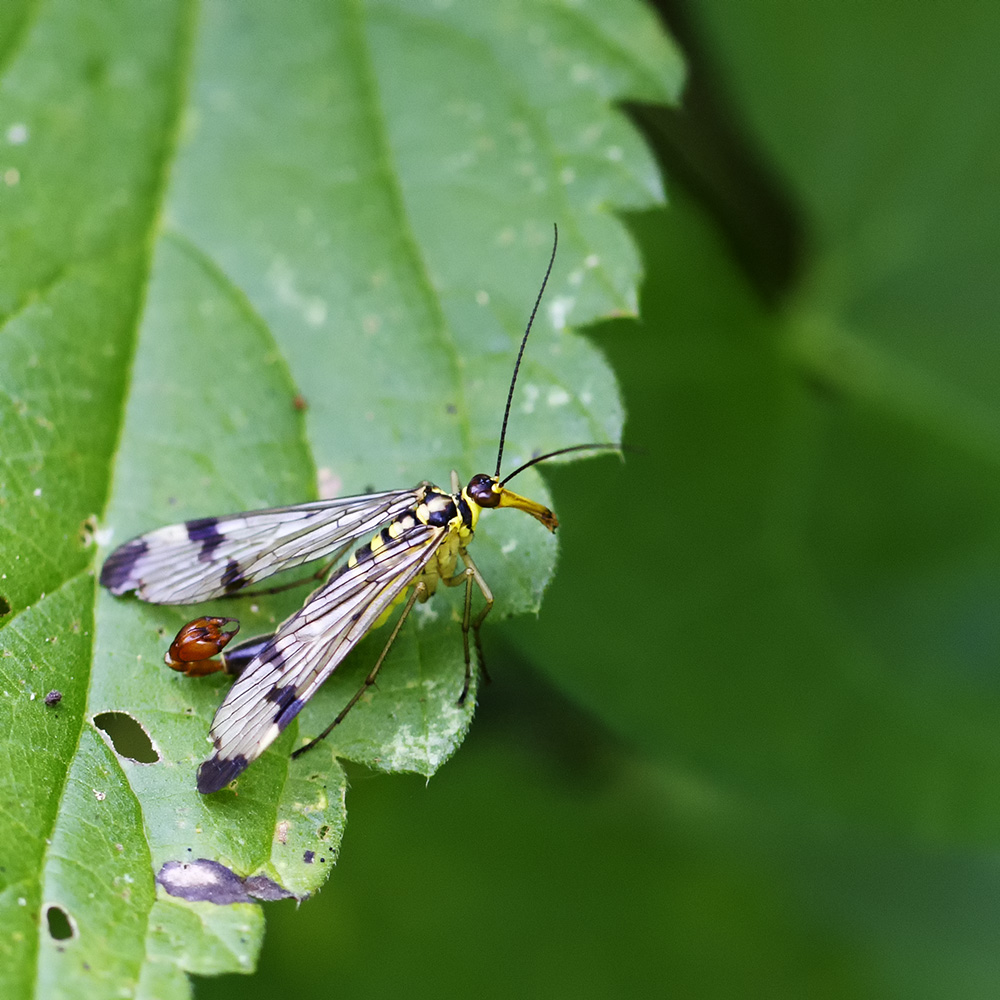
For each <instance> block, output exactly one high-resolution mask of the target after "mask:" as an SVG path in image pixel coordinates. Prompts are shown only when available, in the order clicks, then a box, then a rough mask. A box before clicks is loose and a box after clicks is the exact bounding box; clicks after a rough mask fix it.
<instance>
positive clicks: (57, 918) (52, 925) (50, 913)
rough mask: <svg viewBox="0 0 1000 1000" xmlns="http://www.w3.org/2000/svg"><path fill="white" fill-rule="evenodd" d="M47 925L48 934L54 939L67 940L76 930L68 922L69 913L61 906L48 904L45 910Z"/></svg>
mask: <svg viewBox="0 0 1000 1000" xmlns="http://www.w3.org/2000/svg"><path fill="white" fill-rule="evenodd" d="M45 919H46V920H47V921H48V925H49V936H50V937H52V938H53V940H55V941H68V940H69V939H70V938H71V937H74V936H75V934H76V932H75V931H74V930H73V925H72V924H71V923H70V920H69V914H68V913H67V912H66V911H65V910H64V909H63V908H62V907H61V906H50V907H49V908H48V909H47V910H46V911H45Z"/></svg>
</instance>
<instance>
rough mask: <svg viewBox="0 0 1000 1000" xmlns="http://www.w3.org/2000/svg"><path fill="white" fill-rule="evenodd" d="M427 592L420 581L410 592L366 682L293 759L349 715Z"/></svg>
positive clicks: (323, 737) (330, 731)
mask: <svg viewBox="0 0 1000 1000" xmlns="http://www.w3.org/2000/svg"><path fill="white" fill-rule="evenodd" d="M426 593H427V588H426V586H425V585H424V584H423V583H418V584H417V585H416V586H415V587H414V588H413V593H412V594H410V596H409V599H408V600H407V602H406V604H405V605H404V606H403V611H402V613H401V614H400V616H399V619H398V621H397V622H396V624H395V625H394V626H393V629H392V634H391V635H390V636H389V638H388V640H387V641H386V644H385V646H384V647H383V649H382V653H381V654H380V656H379V658H378V659H377V660H376V661H375V666H374V667H372V668H371V670H370V671H369V673H368V676H367V677H366V678H365V682H364V684H362V685H361V687H359V688H358V690H357V691H356V692H355V693H354V697H353V698H351V700H350V701H349V702H348V703H347V704H346V705H345V706H344V707H343V708H342V709H341V710H340V713H339V714H338V715H337V718H335V719H334V720H333V722H331V723H330V725H328V726H327V727H326V729H324V730H323V732H321V733H320V734H319V736H317V737H316V738H315V739H313V740H310V741H309V742H308V743H307V744H306V745H305V746H304V747H299V748H298V750H295V751H294V752H293V753H292V758H293V759H294V758H295V757H301V756H302V754H304V753H305V752H306V751H307V750H312V748H313V747H314V746H316V744H317V743H320V742H322V741H323V740H325V739H326V738H327V736H329V735H330V733H332V732H333V730H334V729H335V728H336V727H337V726H339V725H340V724H341V723H342V722H343V721H344V716H345V715H347V713H348V712H349V711H350V710H351V709H352V708H354V706H355V705H356V704H357V703H358V702H359V701H360V700H361V696H362V695H363V694H364V693H365V692H366V691H367V690H368V689H369V688H370V687H371V686H372V685H373V684H374V683H375V678H376V677H378V672H379V671H380V670H381V669H382V663H383V661H384V660H385V658H386V656H387V655H388V653H389V650H390V649H391V648H392V644H393V643H394V642H395V641H396V636H397V635H399V630H400V629H401V628H402V627H403V623H404V622H405V621H406V619H407V618H408V617H409V615H410V611H412V610H413V605H414V604H415V603H416V602H417V601H418V600H419V599H420V597H421V596H422V595H426ZM425 599H426V597H425Z"/></svg>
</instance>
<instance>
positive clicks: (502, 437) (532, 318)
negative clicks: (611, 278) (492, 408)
mask: <svg viewBox="0 0 1000 1000" xmlns="http://www.w3.org/2000/svg"><path fill="white" fill-rule="evenodd" d="M552 230H553V232H554V234H555V235H554V236H553V238H552V256H551V257H550V258H549V266H548V268H547V269H546V271H545V277H544V278H542V287H541V288H539V289H538V298H537V299H535V307H534V308H533V309H532V310H531V315H530V316H529V317H528V327H527V329H526V330H525V331H524V336H523V337H522V338H521V349H520V350H519V351H518V352H517V361H515V362H514V374H513V375H512V376H511V380H510V389H509V390H508V392H507V406H506V407H505V408H504V411H503V423H502V424H501V425H500V447H499V448H498V449H497V471H496V476H497V478H499V476H500V463H501V462H502V461H503V444H504V441H505V440H506V438H507V420H508V418H509V417H510V404H511V400H513V398H514V383H515V382H517V372H518V369H519V368H520V367H521V358H522V357H523V356H524V347H525V345H526V344H527V343H528V334H529V333H531V324H532V323H534V322H535V313H537V312H538V307H539V305H540V304H541V301H542V295H544V294H545V286H546V284H548V280H549V275H550V274H551V273H552V265H553V264H554V263H555V261H556V247H557V246H559V227H558V226H557V225H556V224H555V223H553V224H552ZM507 478H508V479H509V478H510V477H509V476H508V477H507Z"/></svg>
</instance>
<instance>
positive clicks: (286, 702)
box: [264, 684, 305, 729]
mask: <svg viewBox="0 0 1000 1000" xmlns="http://www.w3.org/2000/svg"><path fill="white" fill-rule="evenodd" d="M297 693H298V689H297V688H296V687H295V685H294V684H286V685H285V686H284V687H280V688H272V689H271V690H270V691H268V692H267V694H266V695H265V696H264V698H265V700H267V701H273V702H274V703H275V704H276V705H277V706H278V711H277V712H275V714H274V721H275V723H276V724H277V726H278V728H279V729H284V728H285V726H287V725H288V723H289V722H291V721H292V719H294V718H295V716H296V715H298V714H299V712H301V711H302V706H303V705H305V702H304V701H301V700H299V699H298V698H296V697H295V695H296V694H297Z"/></svg>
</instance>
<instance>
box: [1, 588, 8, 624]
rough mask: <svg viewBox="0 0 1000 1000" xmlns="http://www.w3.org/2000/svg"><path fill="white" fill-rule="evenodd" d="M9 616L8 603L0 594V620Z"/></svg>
mask: <svg viewBox="0 0 1000 1000" xmlns="http://www.w3.org/2000/svg"><path fill="white" fill-rule="evenodd" d="M9 614H10V601H8V600H7V598H6V597H4V596H3V594H0V618H3V616H4V615H9Z"/></svg>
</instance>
